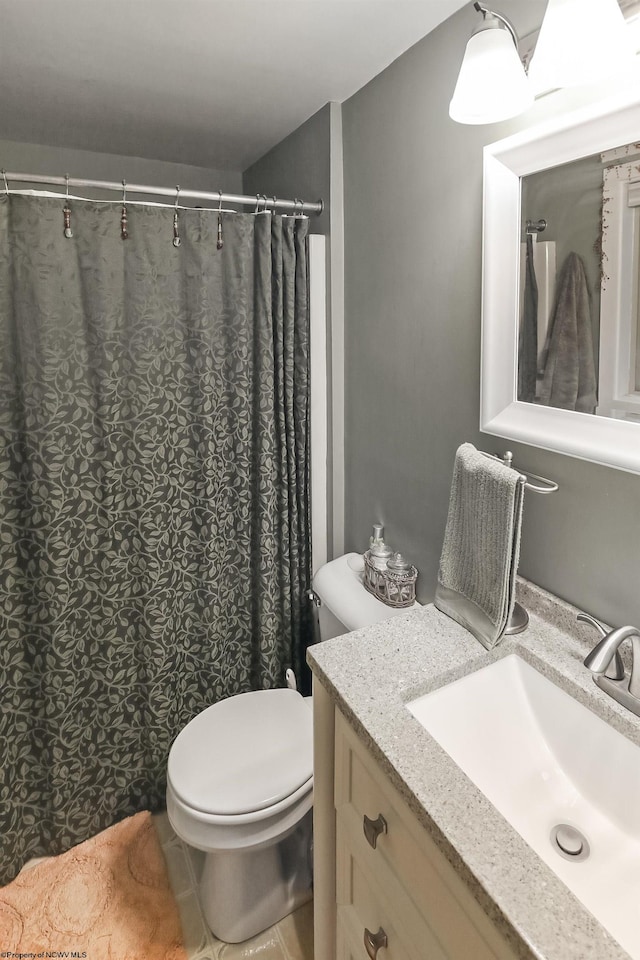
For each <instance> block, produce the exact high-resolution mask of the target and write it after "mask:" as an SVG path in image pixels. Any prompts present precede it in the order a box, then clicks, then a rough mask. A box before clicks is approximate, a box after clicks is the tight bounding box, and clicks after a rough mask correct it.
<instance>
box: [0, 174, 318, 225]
mask: <svg viewBox="0 0 640 960" xmlns="http://www.w3.org/2000/svg"><path fill="white" fill-rule="evenodd" d="M2 177H3V178H4V179H5V181H6V182H10V181H12V180H13V181H17V182H18V183H46V184H54V185H56V186H61V187H65V188H66V187H67V186H69V187H89V188H90V189H92V190H114V191H117V192H119V193H123V191H125V190H126V193H127V194H130V193H146V194H148V195H150V196H156V197H170V198H171V199H172V200H176V198H177V197H179V198H180V199H185V200H209V201H213V202H215V203H238V204H244V205H245V206H249V205H254V206H259V207H261V208H262V209H263V210H272V211H273V210H275V209H276V207H280V208H281V209H283V210H291V211H292V212H294V213H307V214H311V213H314V214H317V215H319V214H321V213H322V211H323V210H324V201H323V200H317V201H316V202H315V203H309V202H305V201H303V200H281V199H280V198H279V197H267V196H266V195H265V194H264V193H259V194H256V195H255V196H253V197H250V196H246V195H242V194H237V193H221V192H220V191H219V190H216V191H215V192H213V193H208V192H205V191H202V190H183V189H182V187H179V186H175V187H173V188H170V187H152V186H145V185H144V184H140V183H126V182H125V181H124V180H123V181H121V182H120V183H117V182H116V181H115V180H80V179H78V178H77V177H66V176H65V177H49V176H46V177H45V176H42V174H39V173H9V172H8V171H5V170H3V171H2ZM0 190H1V187H0ZM7 192H8V191H7Z"/></svg>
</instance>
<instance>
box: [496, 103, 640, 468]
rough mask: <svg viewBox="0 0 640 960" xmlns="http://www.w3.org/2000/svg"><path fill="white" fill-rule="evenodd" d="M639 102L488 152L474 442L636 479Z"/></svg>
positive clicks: (639, 421) (602, 106) (603, 107)
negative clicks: (559, 456)
mask: <svg viewBox="0 0 640 960" xmlns="http://www.w3.org/2000/svg"><path fill="white" fill-rule="evenodd" d="M638 107H639V102H638V95H637V94H634V95H631V94H629V93H626V92H625V93H620V94H619V95H617V96H616V97H615V98H613V99H609V100H607V101H604V102H601V103H599V104H596V105H594V106H591V107H589V108H585V109H582V110H580V111H577V112H575V113H573V114H570V115H565V116H564V117H560V118H556V119H555V120H554V121H552V122H547V123H545V124H543V125H540V126H538V127H535V128H532V129H530V130H527V131H525V132H523V133H521V134H517V135H515V136H514V137H509V138H508V139H506V140H502V141H499V142H498V143H494V144H491V145H489V146H488V147H486V148H485V153H484V227H483V308H482V315H483V319H482V344H483V349H482V371H481V418H480V429H481V430H483V431H484V432H486V433H491V434H496V435H497V436H500V437H506V438H508V439H512V440H520V441H522V442H524V443H530V444H533V445H535V446H539V447H543V448H545V449H549V450H554V451H556V452H559V453H566V454H570V455H571V456H575V457H580V458H582V459H586V460H592V461H594V462H597V463H603V464H607V465H608V466H614V467H618V468H621V469H625V470H630V471H634V472H640V326H639V322H638V286H639V283H638V272H639V268H638V264H639V263H640V243H639V239H638V235H639V233H640V228H639V222H640V143H638V140H640V122H639V120H638Z"/></svg>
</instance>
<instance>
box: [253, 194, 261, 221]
mask: <svg viewBox="0 0 640 960" xmlns="http://www.w3.org/2000/svg"><path fill="white" fill-rule="evenodd" d="M259 206H260V194H259V193H256V208H255V210H254V211H253V215H254V216H255V215H256V213H257V212H258V208H259Z"/></svg>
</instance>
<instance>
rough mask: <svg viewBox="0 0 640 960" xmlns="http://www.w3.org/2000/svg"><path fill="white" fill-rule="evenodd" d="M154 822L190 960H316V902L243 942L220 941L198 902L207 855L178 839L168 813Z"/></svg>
mask: <svg viewBox="0 0 640 960" xmlns="http://www.w3.org/2000/svg"><path fill="white" fill-rule="evenodd" d="M153 819H154V822H155V825H156V830H157V832H158V838H159V840H160V845H161V846H162V852H163V853H164V856H165V860H166V861H167V869H168V871H169V880H170V881H171V886H172V888H173V893H174V896H175V898H176V902H177V904H178V909H179V911H180V919H181V921H182V932H183V935H184V945H185V949H186V952H187V957H188V958H189V960H254V958H255V960H313V901H310V902H309V903H306V904H305V905H304V906H302V907H300V908H299V909H298V910H296V911H295V913H292V914H291V915H290V916H288V917H285V918H284V920H280V922H279V923H276V924H275V925H274V926H273V927H270V928H269V929H268V930H265V931H264V932H263V933H259V934H258V936H256V937H252V939H251V940H245V942H244V943H222V941H220V940H217V939H216V937H214V935H213V934H212V933H211V931H210V930H209V928H208V927H207V925H206V923H205V921H204V917H203V916H202V912H201V910H200V904H199V902H198V895H197V886H198V877H199V875H200V870H201V869H202V860H203V857H204V854H201V853H200V852H199V851H197V850H192V849H190V848H189V847H187V846H186V844H184V843H183V842H182V840H180V838H179V837H176V835H175V833H174V832H173V830H172V829H171V825H170V824H169V821H168V819H167V815H166V813H160V814H156V815H155V816H154V818H153Z"/></svg>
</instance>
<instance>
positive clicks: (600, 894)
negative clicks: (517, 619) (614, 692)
mask: <svg viewBox="0 0 640 960" xmlns="http://www.w3.org/2000/svg"><path fill="white" fill-rule="evenodd" d="M407 707H408V709H409V710H410V711H411V713H412V714H413V715H414V716H415V717H416V719H417V720H419V721H420V723H421V724H422V726H423V727H424V728H425V729H426V730H427V731H428V732H429V733H430V734H431V736H432V737H434V738H435V740H437V741H438V743H439V744H440V745H441V746H442V747H443V748H444V749H445V750H446V751H447V753H448V754H449V755H450V756H451V757H452V759H453V760H455V762H456V763H457V764H458V766H459V767H461V769H462V770H463V771H464V773H465V774H466V775H467V776H468V777H469V778H470V779H471V780H472V781H473V782H474V783H475V785H476V786H477V787H478V788H479V789H480V790H481V791H482V792H483V793H484V794H485V796H486V797H487V798H488V799H489V800H490V801H491V803H492V804H493V805H494V806H495V807H496V808H497V809H498V810H499V811H500V813H501V814H502V815H503V817H505V819H506V820H508V821H509V823H510V824H511V826H512V827H514V829H515V830H517V831H518V833H519V834H520V835H521V836H522V837H523V839H524V840H526V841H527V843H528V844H529V845H530V846H531V847H533V849H534V850H535V852H536V853H537V854H538V856H539V857H541V858H542V859H543V860H544V861H545V863H546V864H547V865H548V866H549V867H550V868H551V869H552V870H553V871H554V873H556V874H557V875H558V876H559V877H560V879H561V880H562V881H563V882H564V883H565V884H566V885H567V886H568V887H569V888H570V890H571V891H572V892H573V893H574V894H575V896H576V897H577V898H578V899H579V900H580V901H581V902H582V903H583V904H584V906H585V907H586V908H587V909H588V910H590V911H591V913H592V914H593V915H594V916H595V917H596V918H597V919H598V920H599V921H600V923H601V924H602V925H603V926H604V927H605V928H606V929H607V930H608V931H609V933H610V934H611V935H612V936H613V937H615V939H616V940H617V941H618V942H619V943H620V945H621V946H622V947H623V948H624V949H625V950H626V951H627V952H628V953H629V954H630V955H631V956H632V957H634V958H637V960H640V914H639V912H638V903H639V902H640V747H637V746H635V745H634V744H633V743H632V742H631V741H629V740H627V739H626V738H625V737H623V736H622V735H621V734H619V733H618V732H617V731H616V730H614V729H613V727H610V726H609V725H608V724H607V723H605V722H604V721H603V720H601V719H600V718H599V717H597V716H596V715H595V714H593V713H592V712H591V711H590V710H588V709H587V708H586V707H584V706H583V705H582V704H580V703H578V701H577V700H574V699H573V697H571V696H569V694H567V693H565V691H564V690H561V689H560V688H559V687H557V686H556V685H555V684H554V683H552V682H551V681H550V680H547V678H546V677H544V676H542V674H540V673H538V671H537V670H534V669H533V667H531V666H530V665H529V664H528V663H526V662H525V661H524V660H522V658H521V657H518V656H517V655H515V654H511V655H509V656H506V657H504V658H503V659H502V660H498V661H496V662H495V663H493V664H491V665H490V666H488V667H484V668H483V669H481V670H478V671H476V672H475V673H472V674H469V675H468V676H466V677H463V678H462V679H461V680H456V681H454V682H453V683H450V684H448V685H447V686H444V687H441V688H440V689H438V690H435V691H433V692H432V693H428V694H425V696H423V697H419V698H418V699H416V700H413V701H412V702H411V703H408V704H407ZM558 824H567V825H569V826H570V827H573V828H576V829H577V830H579V831H580V832H581V833H582V834H583V835H584V837H585V838H586V840H587V844H585V845H584V846H583V851H582V854H581V855H580V856H578V857H571V856H570V857H568V858H565V857H564V856H563V855H562V853H561V852H560V850H559V849H558V847H557V845H556V843H555V841H554V840H552V837H551V834H552V831H553V830H554V828H555V827H556V826H557V825H558ZM560 839H561V842H562V843H564V844H565V845H567V846H568V847H572V845H573V843H574V841H575V842H576V845H579V841H576V840H575V837H571V839H570V842H569V843H567V835H566V834H565V835H562V834H561V836H560ZM587 851H588V855H587V856H586V857H585V854H586V853H587ZM581 857H582V858H581Z"/></svg>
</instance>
